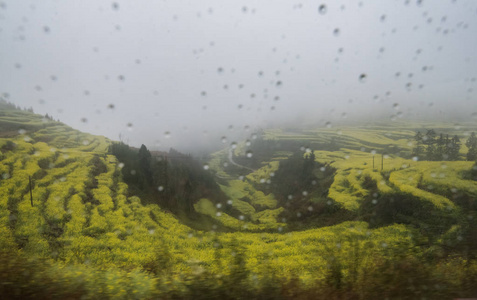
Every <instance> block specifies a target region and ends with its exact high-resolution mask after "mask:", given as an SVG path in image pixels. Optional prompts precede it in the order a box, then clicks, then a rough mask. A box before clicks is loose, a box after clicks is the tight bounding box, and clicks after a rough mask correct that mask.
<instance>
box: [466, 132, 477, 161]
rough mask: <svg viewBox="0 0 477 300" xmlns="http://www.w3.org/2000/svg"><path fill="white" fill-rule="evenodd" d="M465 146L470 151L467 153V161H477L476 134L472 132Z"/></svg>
mask: <svg viewBox="0 0 477 300" xmlns="http://www.w3.org/2000/svg"><path fill="white" fill-rule="evenodd" d="M465 146H466V147H467V148H468V149H469V151H468V152H467V160H469V161H474V160H477V137H476V136H475V132H472V134H471V135H470V137H469V138H468V139H467V141H466V142H465Z"/></svg>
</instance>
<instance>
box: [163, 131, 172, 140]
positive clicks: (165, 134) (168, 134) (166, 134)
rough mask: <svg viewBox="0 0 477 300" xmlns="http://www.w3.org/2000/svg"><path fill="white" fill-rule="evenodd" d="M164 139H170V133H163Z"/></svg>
mask: <svg viewBox="0 0 477 300" xmlns="http://www.w3.org/2000/svg"><path fill="white" fill-rule="evenodd" d="M164 137H165V138H166V139H168V138H170V137H171V133H170V131H166V132H164Z"/></svg>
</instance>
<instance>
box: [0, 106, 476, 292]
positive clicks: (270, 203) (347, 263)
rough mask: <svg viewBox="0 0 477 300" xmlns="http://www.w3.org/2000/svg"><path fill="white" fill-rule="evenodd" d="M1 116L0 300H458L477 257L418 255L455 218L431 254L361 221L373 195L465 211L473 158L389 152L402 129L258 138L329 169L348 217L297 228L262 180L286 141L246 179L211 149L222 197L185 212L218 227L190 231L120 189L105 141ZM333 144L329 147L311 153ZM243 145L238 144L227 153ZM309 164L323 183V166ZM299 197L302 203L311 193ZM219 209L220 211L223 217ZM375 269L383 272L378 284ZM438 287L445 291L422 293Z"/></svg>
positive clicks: (396, 227)
mask: <svg viewBox="0 0 477 300" xmlns="http://www.w3.org/2000/svg"><path fill="white" fill-rule="evenodd" d="M0 124H2V130H4V131H3V132H8V133H5V134H3V135H2V137H1V138H0V148H1V149H2V152H1V156H0V174H1V179H0V254H1V255H0V262H1V264H0V283H1V284H0V294H1V295H2V296H5V297H7V298H10V297H22V298H58V299H65V298H71V299H76V298H78V299H80V298H81V299H97V298H101V299H105V298H112V299H146V298H150V299H152V298H165V299H171V298H194V299H198V297H205V298H211V297H219V298H243V297H245V296H246V297H248V298H254V297H259V296H260V295H269V296H271V297H274V298H277V297H282V298H290V299H291V298H300V297H301V298H303V299H305V298H316V297H319V296H322V295H328V296H329V298H333V297H341V298H343V297H345V296H344V295H353V297H355V299H370V298H373V297H376V296H377V295H383V294H382V292H383V290H382V289H381V290H380V289H379V288H378V289H375V288H374V287H379V286H384V287H394V286H402V287H403V288H404V289H406V288H409V289H410V290H412V293H415V292H416V291H418V292H419V293H421V294H423V295H427V296H431V297H440V296H443V295H445V296H449V295H467V294H465V293H467V292H468V291H469V289H468V288H467V286H466V285H465V284H466V282H467V281H466V278H468V277H469V276H471V277H472V276H475V274H477V272H476V270H477V265H476V264H475V261H471V262H470V263H469V262H468V261H467V260H466V259H465V257H461V256H454V257H453V258H452V259H450V260H447V259H443V258H442V256H441V258H442V260H441V261H437V262H436V263H433V268H432V269H431V268H428V267H427V265H425V264H424V263H422V261H421V258H422V257H424V256H426V255H427V256H429V255H431V254H432V253H433V252H432V251H435V249H437V248H439V247H441V245H444V244H445V245H454V244H455V243H458V242H459V241H460V240H462V239H463V238H462V237H464V240H465V235H464V231H463V227H462V226H463V225H462V224H461V223H459V222H457V221H456V222H455V223H453V224H452V227H451V228H448V230H447V231H445V232H443V233H442V234H441V235H439V236H436V240H439V241H437V242H435V244H432V245H431V248H432V247H434V248H432V249H431V248H427V246H426V247H423V248H421V246H419V245H420V243H421V242H422V239H421V238H422V237H423V236H421V234H420V233H419V228H417V227H415V226H414V225H413V224H412V223H411V224H404V223H403V224H387V225H386V226H371V225H370V224H369V223H368V222H367V221H366V220H365V219H364V218H361V219H360V214H361V210H362V207H363V205H368V204H369V203H368V202H369V201H371V200H372V199H378V200H379V201H381V200H382V199H385V198H386V195H395V194H396V193H397V192H403V193H406V194H408V195H412V196H413V199H414V200H416V201H423V202H426V203H430V204H431V205H432V206H433V207H435V210H436V211H443V212H446V213H447V212H448V213H449V214H450V215H452V216H453V217H452V218H453V220H459V218H461V217H462V214H463V212H462V211H461V209H460V207H461V206H460V204H459V203H456V202H455V199H454V198H452V195H458V194H459V193H460V194H462V193H463V192H465V194H466V195H467V196H468V198H466V199H470V198H469V197H474V196H475V194H476V188H477V185H476V182H475V181H471V180H469V179H466V178H465V174H466V172H467V171H468V170H469V169H470V168H471V166H472V162H465V161H456V162H445V163H443V162H420V161H417V162H416V161H414V160H412V159H408V158H406V157H400V156H398V153H408V152H409V149H410V147H411V146H409V144H408V143H409V139H410V138H411V137H412V130H411V129H407V130H406V131H404V132H401V131H399V130H395V131H393V132H392V134H391V136H389V135H387V133H383V134H380V133H379V130H377V129H372V130H364V129H363V130H358V129H355V130H352V129H349V130H348V129H342V130H341V131H340V132H337V131H336V130H328V129H327V130H324V131H325V132H324V133H323V134H322V133H321V131H316V130H314V131H306V132H304V133H303V134H301V135H300V136H298V138H297V136H294V137H292V135H290V134H288V133H283V132H279V131H276V130H275V131H273V132H270V133H267V132H265V134H264V135H263V136H264V139H273V140H276V141H282V140H291V141H293V143H294V144H296V145H299V144H301V143H303V145H304V146H305V147H309V148H310V149H313V150H314V151H315V155H316V161H317V162H321V163H326V164H327V166H329V167H332V168H334V169H335V170H336V171H335V173H334V180H333V182H332V184H331V186H330V188H329V192H328V194H327V196H326V197H327V199H326V200H327V201H329V202H330V203H332V205H333V206H336V207H337V209H340V210H341V211H349V212H351V215H352V216H355V217H356V218H355V219H352V220H348V221H346V222H337V223H339V224H336V225H334V226H328V227H322V228H308V229H306V230H301V231H291V230H290V228H289V227H288V226H289V225H288V223H289V222H288V220H286V219H284V218H283V217H282V214H283V213H284V212H285V211H286V210H288V208H287V207H283V206H281V204H280V203H279V201H278V200H277V199H276V197H275V196H274V195H273V194H272V193H269V192H267V189H266V188H264V186H265V187H266V186H267V185H270V184H273V182H274V173H275V172H277V171H278V169H279V167H280V162H282V161H284V160H286V159H287V157H288V156H289V155H290V153H292V152H293V150H292V149H289V147H288V146H287V148H286V149H281V148H276V149H275V151H273V153H271V155H270V156H269V157H270V159H269V160H268V161H261V162H260V167H259V168H257V169H256V171H253V172H252V171H250V170H249V171H248V172H246V174H243V172H244V170H243V169H242V168H240V167H237V166H231V165H226V166H224V163H226V162H227V161H228V151H222V152H221V153H218V154H215V155H214V156H213V160H212V161H211V162H210V163H209V166H210V169H211V172H216V175H217V176H216V177H217V181H218V182H219V184H220V185H221V188H222V190H223V191H224V192H225V193H226V194H227V195H228V197H229V198H230V200H229V201H227V203H212V202H211V201H210V200H209V199H205V198H203V199H197V201H196V203H195V205H194V207H195V209H196V211H197V212H199V213H203V214H206V215H208V216H211V217H213V218H215V219H216V220H217V221H218V222H222V223H223V224H224V227H226V228H228V229H229V231H230V232H217V231H216V230H214V228H211V230H210V231H197V230H193V229H191V228H189V227H187V226H185V225H183V224H181V223H180V222H179V221H178V219H177V218H176V217H175V216H174V215H172V214H171V213H168V212H166V211H165V210H163V209H161V208H160V207H159V206H158V205H156V204H150V205H147V206H145V205H143V204H142V203H141V199H139V198H138V197H135V196H131V195H130V194H129V193H128V186H127V185H126V184H125V183H124V182H123V181H122V176H121V172H120V170H121V167H122V164H121V163H120V162H118V161H117V159H116V158H115V157H114V156H112V155H110V154H108V152H107V149H108V147H109V144H110V141H109V140H108V139H106V138H104V137H98V136H92V135H89V134H85V133H80V132H78V131H76V130H73V129H71V128H69V127H68V126H65V125H64V124H62V123H59V122H55V121H52V120H44V118H42V117H40V116H37V115H34V114H32V113H29V112H24V111H18V110H10V111H9V110H8V109H4V110H2V114H0ZM384 132H386V131H384ZM381 138H382V139H381ZM333 139H335V142H336V145H335V146H336V147H339V149H337V150H335V151H327V150H322V149H320V146H319V145H325V144H327V143H328V144H329V143H331V141H333ZM305 142H306V143H305ZM244 143H245V142H244ZM335 146H333V147H335ZM390 146H393V147H394V146H395V147H397V148H399V149H398V150H397V152H396V153H392V154H388V156H387V157H385V158H384V167H383V169H382V170H381V169H380V165H379V164H378V162H376V166H375V168H374V169H373V167H372V154H371V153H370V151H372V150H374V151H376V154H375V156H376V159H377V160H378V157H379V155H378V154H380V153H381V152H382V151H384V149H389V148H390ZM361 148H365V149H361ZM239 149H242V150H239ZM298 150H299V147H298ZM240 151H243V152H240ZM246 151H247V146H246V145H245V146H243V145H242V146H241V147H238V148H237V150H236V151H235V153H234V157H237V158H239V157H240V156H246V153H247V152H246ZM229 167H230V168H229ZM314 172H315V175H316V177H317V178H323V177H322V176H321V175H320V174H321V173H320V172H323V170H321V169H317V170H314ZM242 176H243V177H242ZM320 176H321V177H320ZM30 178H31V181H32V185H31V186H30ZM367 178H368V179H367ZM369 178H370V179H371V182H372V183H374V185H375V187H373V184H369V181H370V179H369ZM30 191H31V195H32V197H30ZM377 193H379V194H380V196H379V197H378V196H377V195H376V196H374V194H377ZM469 195H470V196H469ZM309 196H310V197H309V198H311V201H312V202H313V197H315V195H314V194H313V193H310V195H309ZM474 199H475V198H474ZM378 200H377V201H378ZM319 201H321V199H318V198H317V199H316V203H318V202H319ZM227 206H229V208H230V207H231V211H232V213H231V214H227V213H225V208H226V207H227ZM305 213H306V212H303V214H305ZM436 222H437V221H436ZM446 228H447V227H446ZM458 237H460V238H461V239H460V240H459V239H458ZM429 249H431V250H429ZM439 249H440V248H439ZM400 268H403V269H402V270H403V271H402V272H404V273H406V275H405V276H406V277H404V275H403V274H404V273H402V272H401V271H399V270H400ZM26 270H28V271H26ZM382 274H393V275H390V276H391V277H389V275H387V276H388V277H386V278H387V279H386V278H384V279H379V278H381V277H380V276H381V275H382ZM399 276H402V277H399ZM403 278H406V280H404V279H403ZM409 278H411V279H412V280H411V281H409V280H407V279H409ZM472 278H473V277H472ZM451 279H452V280H451ZM413 280H414V281H413ZM442 282H444V283H445V284H446V285H445V286H442V287H439V288H435V289H432V290H429V289H428V288H427V286H428V285H433V286H436V285H438V283H442ZM461 290H462V291H464V292H463V293H464V294H459V291H461ZM373 293H374V294H373ZM402 293H404V292H402ZM392 295H396V293H394V294H392ZM397 295H403V294H399V293H397ZM393 297H394V296H393Z"/></svg>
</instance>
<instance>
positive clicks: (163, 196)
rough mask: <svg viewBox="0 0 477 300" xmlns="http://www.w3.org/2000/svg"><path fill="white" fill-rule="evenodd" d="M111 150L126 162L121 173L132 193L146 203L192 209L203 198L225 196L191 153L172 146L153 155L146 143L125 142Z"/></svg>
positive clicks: (170, 208) (218, 198)
mask: <svg viewBox="0 0 477 300" xmlns="http://www.w3.org/2000/svg"><path fill="white" fill-rule="evenodd" d="M110 152H111V153H112V154H114V155H115V156H116V157H117V158H118V160H119V161H120V162H121V163H123V164H124V165H123V167H122V169H121V173H122V176H123V180H124V181H125V182H126V183H127V184H128V186H129V193H130V194H131V195H137V196H140V197H141V199H143V201H146V202H147V203H155V204H159V205H161V206H162V207H164V208H167V209H169V210H171V211H174V212H179V211H182V212H186V213H191V212H193V211H194V207H193V205H194V203H195V202H197V201H198V200H200V199H201V198H208V199H209V200H211V201H212V202H220V201H224V200H226V197H225V195H224V194H223V193H222V191H221V190H220V187H219V186H218V185H217V184H216V182H215V180H214V177H213V175H212V174H211V173H210V172H208V171H206V170H204V168H203V166H202V165H201V164H200V163H199V162H198V161H196V160H194V159H193V158H192V157H191V156H190V155H185V154H182V153H180V152H179V151H177V150H174V149H170V151H169V153H161V154H160V155H159V154H158V155H154V156H153V155H152V154H151V152H150V151H149V150H148V149H147V147H146V146H145V145H141V147H140V148H139V150H137V149H134V148H131V147H129V146H128V145H126V144H124V143H114V144H112V146H111V148H110Z"/></svg>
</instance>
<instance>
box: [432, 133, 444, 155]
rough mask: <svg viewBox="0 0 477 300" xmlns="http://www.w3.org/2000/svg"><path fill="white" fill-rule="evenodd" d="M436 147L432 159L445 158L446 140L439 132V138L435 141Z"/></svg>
mask: <svg viewBox="0 0 477 300" xmlns="http://www.w3.org/2000/svg"><path fill="white" fill-rule="evenodd" d="M436 144H437V147H436V152H435V155H434V160H446V159H447V157H446V156H447V155H446V140H445V138H444V134H442V133H441V134H440V135H439V138H438V139H437V141H436Z"/></svg>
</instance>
